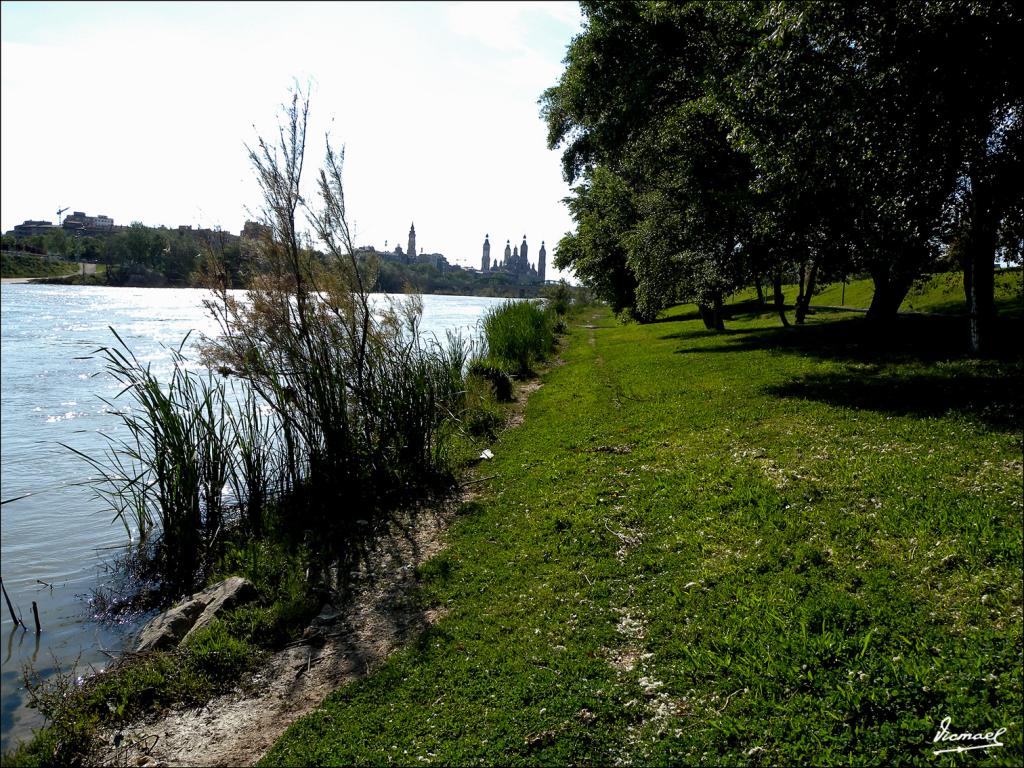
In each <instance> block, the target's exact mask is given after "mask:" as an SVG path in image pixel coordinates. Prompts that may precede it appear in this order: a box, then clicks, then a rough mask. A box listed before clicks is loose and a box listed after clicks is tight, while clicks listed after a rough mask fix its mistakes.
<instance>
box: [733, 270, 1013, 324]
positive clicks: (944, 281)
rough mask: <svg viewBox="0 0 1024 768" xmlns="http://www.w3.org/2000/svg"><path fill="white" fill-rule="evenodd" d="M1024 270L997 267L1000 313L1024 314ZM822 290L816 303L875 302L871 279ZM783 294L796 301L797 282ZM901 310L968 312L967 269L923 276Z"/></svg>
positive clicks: (741, 296)
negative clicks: (965, 280) (872, 298)
mask: <svg viewBox="0 0 1024 768" xmlns="http://www.w3.org/2000/svg"><path fill="white" fill-rule="evenodd" d="M1022 274H1024V273H1022V271H1021V270H1020V268H1016V269H1000V270H997V271H996V288H995V300H996V308H997V310H998V311H999V313H1000V314H1002V315H1007V316H1016V317H1020V316H1022V314H1024V276H1022ZM765 290H766V295H765V298H766V300H767V301H768V302H769V303H771V287H770V286H769V287H767V288H765ZM818 291H819V292H818V293H816V294H815V295H814V298H812V299H811V306H812V307H840V306H842V307H847V308H850V309H867V308H868V307H869V306H870V305H871V297H872V296H873V295H874V292H875V289H874V284H873V283H872V282H871V280H851V281H850V282H848V283H847V284H846V286H845V290H844V287H843V284H842V283H830V284H826V285H819V286H818ZM783 295H784V296H785V297H786V304H787V305H790V306H792V305H793V303H794V302H795V301H796V296H797V286H796V285H787V286H784V288H783ZM756 297H757V293H756V292H755V291H754V289H752V288H748V289H745V290H743V291H741V292H740V293H738V294H737V295H736V296H735V297H734V301H743V300H751V299H754V298H756ZM900 311H901V312H927V313H934V314H944V315H965V314H967V301H966V299H965V298H964V276H963V273H961V272H940V273H937V274H934V275H926V276H925V277H923V278H921V279H920V280H918V281H917V282H915V283H914V285H913V286H912V287H911V289H910V292H909V293H908V294H907V297H906V298H905V299H904V300H903V304H902V305H900Z"/></svg>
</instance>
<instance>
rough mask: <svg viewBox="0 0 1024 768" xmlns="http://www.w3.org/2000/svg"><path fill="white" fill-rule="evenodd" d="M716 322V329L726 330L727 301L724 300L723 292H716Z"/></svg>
mask: <svg viewBox="0 0 1024 768" xmlns="http://www.w3.org/2000/svg"><path fill="white" fill-rule="evenodd" d="M714 302H715V303H714V323H715V330H716V331H724V330H725V308H724V304H725V302H724V301H723V300H722V294H721V292H719V293H716V294H715V299H714Z"/></svg>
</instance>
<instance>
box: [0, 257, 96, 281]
mask: <svg viewBox="0 0 1024 768" xmlns="http://www.w3.org/2000/svg"><path fill="white" fill-rule="evenodd" d="M77 271H78V265H77V264H70V263H68V262H66V261H50V260H48V259H46V258H44V257H42V256H34V255H32V254H26V253H15V252H8V251H4V252H3V253H0V276H2V277H54V276H60V275H69V274H74V273H75V272H77Z"/></svg>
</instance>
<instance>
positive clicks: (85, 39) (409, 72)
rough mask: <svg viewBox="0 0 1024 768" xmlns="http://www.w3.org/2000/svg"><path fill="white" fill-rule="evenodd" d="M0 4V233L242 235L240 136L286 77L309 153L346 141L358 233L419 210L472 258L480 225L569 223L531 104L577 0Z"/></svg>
mask: <svg viewBox="0 0 1024 768" xmlns="http://www.w3.org/2000/svg"><path fill="white" fill-rule="evenodd" d="M0 13H2V61H0V65H2V66H0V77H2V90H0V94H2V95H0V100H2V102H0V106H2V133H0V135H2V155H3V162H2V164H0V173H2V176H0V178H2V206H0V226H2V229H3V230H4V231H7V230H9V229H10V228H12V227H13V226H14V225H15V224H18V223H20V222H21V221H23V220H24V219H30V218H31V219H43V220H50V221H56V211H57V208H58V206H59V207H65V206H68V207H71V208H72V209H73V210H80V211H85V212H87V213H89V214H93V215H95V214H98V213H104V214H107V215H108V216H111V217H113V218H114V220H115V222H116V223H119V224H128V223H130V222H131V221H134V220H138V221H142V222H144V223H145V224H147V225H152V226H156V225H161V224H164V225H167V226H172V227H173V226H177V225H179V224H191V225H193V226H203V227H212V226H220V227H222V228H223V229H226V230H228V231H231V232H238V231H239V230H240V228H241V226H242V223H243V222H244V221H245V219H246V218H248V217H250V215H251V214H250V213H248V212H247V207H248V209H249V210H255V207H256V206H257V205H258V203H259V200H260V197H259V190H258V188H257V185H256V182H255V178H254V176H253V174H252V172H251V170H250V168H249V166H248V162H247V159H246V151H245V144H246V143H248V144H253V143H254V142H255V140H256V136H257V134H263V135H266V136H268V137H269V136H271V134H273V133H275V132H276V124H277V119H278V116H279V108H280V105H281V104H282V103H284V102H285V101H286V100H287V99H288V93H289V88H291V87H293V86H294V84H295V83H296V82H298V83H299V84H301V85H302V86H303V87H305V86H306V85H307V84H309V89H310V93H311V105H312V106H311V111H310V121H309V122H310V126H309V135H308V137H307V162H308V163H310V168H311V169H312V168H315V167H317V166H319V164H320V160H321V158H322V155H323V147H324V143H323V137H324V133H325V132H327V131H329V132H330V135H331V139H332V142H333V143H334V144H335V145H344V146H345V150H346V154H345V182H346V194H347V197H348V203H349V207H350V212H351V216H352V219H353V221H354V224H355V228H356V233H357V235H356V241H357V243H358V244H359V245H374V246H376V247H378V248H382V247H384V245H385V241H387V245H388V247H389V248H393V247H394V245H395V244H396V243H399V242H400V243H402V245H403V247H404V245H405V238H406V235H407V233H408V230H409V223H410V222H411V221H415V223H416V233H417V244H418V245H421V246H422V247H423V248H424V249H425V250H426V252H427V253H431V252H441V253H444V254H445V255H447V256H448V258H449V261H454V262H457V263H461V264H463V265H470V266H478V265H479V261H480V248H481V244H482V242H483V237H484V235H485V234H490V236H491V243H492V253H494V252H495V251H497V252H500V250H501V249H502V248H503V246H504V240H505V239H511V240H512V242H513V244H517V243H518V242H519V241H520V240H521V239H522V236H523V235H524V234H525V235H526V236H527V238H528V239H529V242H530V246H531V249H530V252H531V255H533V254H536V253H537V251H538V250H539V248H540V242H541V240H544V241H546V244H547V246H548V252H549V254H550V252H551V250H552V247H553V245H554V244H555V243H557V242H558V240H559V239H560V238H561V237H562V235H564V234H565V233H566V232H567V231H569V230H570V229H572V221H571V219H570V217H569V215H568V212H567V210H566V208H565V206H564V205H563V204H562V203H561V200H562V198H564V197H566V196H567V195H568V193H569V187H568V185H567V184H566V183H565V182H564V180H563V179H562V177H561V166H560V157H559V153H557V152H553V151H549V150H548V149H547V148H546V142H545V139H546V128H545V125H544V122H543V121H542V119H541V118H540V115H539V109H538V105H537V100H538V98H539V97H540V95H541V93H542V92H543V91H544V89H545V88H547V87H548V86H550V85H551V84H552V83H554V82H555V81H556V80H557V79H558V77H559V75H560V73H561V71H562V69H563V65H562V59H563V57H564V56H565V52H566V47H567V45H568V44H569V42H570V40H571V39H572V37H573V35H575V34H577V33H578V32H579V31H580V21H581V18H580V13H579V9H578V6H577V5H576V3H567V2H547V3H508V4H503V3H337V4H334V3H308V4H305V3H288V4H278V3H252V4H248V3H223V4H222V3H216V4H206V3H195V4H191V3H190V4H184V3H181V4H179V3H167V4H164V3H152V4H151V3H128V4H102V3H17V2H13V3H8V2H5V3H4V4H3V5H2V6H0ZM313 176H314V175H313V174H312V173H309V174H307V178H308V181H309V183H310V188H309V192H310V193H313V187H312V184H313ZM534 259H535V256H534ZM550 262H551V257H550V255H549V257H548V274H549V275H551V274H552V271H553V270H552V267H551V263H550ZM553 276H554V277H558V276H560V275H558V274H555V275H553Z"/></svg>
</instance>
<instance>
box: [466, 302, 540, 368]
mask: <svg viewBox="0 0 1024 768" xmlns="http://www.w3.org/2000/svg"><path fill="white" fill-rule="evenodd" d="M483 332H484V339H485V341H486V357H487V358H488V359H489V360H490V361H491V362H492V363H496V364H498V365H499V366H500V367H504V368H505V369H506V370H508V371H509V372H510V373H513V374H515V375H518V376H527V375H529V374H530V373H532V372H533V367H534V365H535V364H536V363H538V362H541V361H544V360H546V359H547V358H548V356H549V355H550V354H551V353H552V352H553V351H554V348H555V324H554V318H553V313H552V312H549V311H546V310H545V309H544V308H543V307H541V306H540V305H539V304H538V303H536V302H533V301H506V302H504V303H503V304H501V305H499V306H498V307H494V308H492V309H490V310H488V312H487V313H486V314H485V315H484V319H483Z"/></svg>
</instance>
